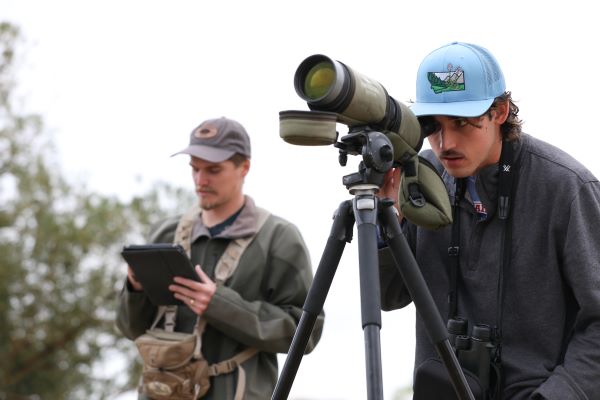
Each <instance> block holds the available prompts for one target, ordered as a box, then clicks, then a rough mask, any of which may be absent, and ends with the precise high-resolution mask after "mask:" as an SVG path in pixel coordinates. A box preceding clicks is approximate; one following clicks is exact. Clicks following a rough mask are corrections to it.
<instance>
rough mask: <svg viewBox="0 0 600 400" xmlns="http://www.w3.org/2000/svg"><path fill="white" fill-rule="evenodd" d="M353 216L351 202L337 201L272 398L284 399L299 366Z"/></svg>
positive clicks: (345, 241)
mask: <svg viewBox="0 0 600 400" xmlns="http://www.w3.org/2000/svg"><path fill="white" fill-rule="evenodd" d="M353 226H354V216H353V214H352V202H351V201H350V200H346V201H344V202H342V203H341V204H340V206H339V207H338V209H337V212H336V214H335V217H334V221H333V225H332V228H331V232H330V234H329V238H328V239H327V244H326V245H325V250H324V251H323V255H322V256H321V261H320V262H319V266H318V267H317V270H316V272H315V277H314V279H313V283H312V285H311V287H310V289H309V291H308V294H307V296H306V300H305V301H304V306H303V308H302V310H303V311H302V315H301V317H300V321H299V322H298V327H297V328H296V332H295V333H294V338H293V339H292V344H291V345H290V350H289V351H288V355H287V357H286V359H285V363H284V365H283V368H282V370H281V374H280V375H279V379H278V380H277V384H276V385H275V390H274V391H273V395H272V397H271V399H272V400H283V399H287V398H288V395H289V393H290V389H291V388H292V383H293V381H294V378H295V376H296V372H297V371H298V367H299V366H300V361H301V360H302V356H303V355H304V351H305V350H306V345H307V343H308V340H309V339H310V334H311V333H312V330H313V328H314V326H315V321H316V319H317V317H318V316H319V314H320V313H321V311H322V310H323V304H325V299H326V297H327V293H328V292H329V288H330V287H331V282H332V281H333V277H334V275H335V272H336V270H337V267H338V264H339V262H340V259H341V257H342V253H343V252H344V248H345V247H346V243H347V242H350V241H351V240H352V229H353Z"/></svg>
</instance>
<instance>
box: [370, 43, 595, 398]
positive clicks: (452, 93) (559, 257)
mask: <svg viewBox="0 0 600 400" xmlns="http://www.w3.org/2000/svg"><path fill="white" fill-rule="evenodd" d="M416 94H417V96H416V102H414V103H413V104H412V106H411V110H412V111H413V112H414V113H415V114H416V115H417V117H418V118H419V121H420V123H421V127H422V133H423V135H424V136H427V138H428V140H429V144H430V146H431V151H429V154H430V157H429V158H430V159H431V161H433V162H434V163H436V165H437V166H438V167H439V171H440V173H441V175H442V178H443V180H444V182H445V184H446V187H447V190H448V193H449V197H450V201H451V204H452V205H453V223H452V225H451V226H447V227H445V228H442V229H439V230H435V231H434V230H429V229H425V228H423V227H419V226H416V225H414V224H412V223H410V222H409V221H407V220H404V221H403V229H404V232H405V235H406V237H407V240H408V242H409V244H410V246H411V248H412V250H413V252H414V255H415V258H416V260H417V263H418V264H419V266H420V268H421V271H422V273H423V276H424V278H425V280H426V282H427V284H428V287H429V289H430V291H431V293H432V295H433V298H434V300H435V302H436V304H437V306H438V308H439V310H440V313H441V315H442V317H443V318H444V319H445V320H447V321H448V326H449V330H451V333H452V335H450V337H451V338H454V337H457V336H458V338H456V339H451V342H452V344H453V345H454V346H455V349H456V352H457V357H458V359H459V361H460V363H461V366H462V367H463V369H464V370H465V374H466V375H468V376H471V375H473V377H474V380H473V382H475V383H477V382H478V384H480V385H481V388H477V387H474V390H473V392H474V393H481V394H480V396H481V397H479V398H485V399H511V400H514V399H550V400H559V399H560V400H563V399H582V400H583V399H600V384H599V382H600V235H599V234H598V231H597V230H596V229H597V228H596V226H597V224H598V221H600V184H599V183H598V179H596V177H594V176H593V175H592V173H591V172H590V171H588V170H587V169H586V168H585V167H584V166H583V165H581V164H580V163H579V162H578V161H577V160H575V159H574V158H573V157H571V156H569V155H568V154H566V153H565V152H563V151H561V150H559V149H557V148H556V147H554V146H552V145H550V144H547V143H545V142H543V141H541V140H539V139H536V138H534V137H532V136H530V135H528V134H525V133H523V132H521V125H522V124H521V121H520V119H519V118H518V116H517V114H518V112H519V109H518V107H517V106H516V105H515V104H514V102H513V100H512V98H511V93H510V92H509V91H507V90H506V87H505V82H504V77H503V74H502V71H501V69H500V67H499V65H498V62H497V60H496V59H495V58H494V56H493V55H492V54H491V53H490V52H489V51H488V50H486V49H485V48H483V47H480V46H477V45H473V44H469V43H458V42H454V43H450V44H448V45H445V46H443V47H441V48H439V49H436V50H434V51H433V52H431V53H430V54H429V55H427V56H426V57H425V59H424V60H423V61H422V63H421V65H420V67H419V69H418V75H417V93H416ZM431 153H433V155H435V157H433V155H431ZM386 178H387V179H386V183H385V184H384V186H383V187H382V194H381V195H382V196H385V197H390V198H394V199H397V198H398V188H399V184H400V172H399V171H398V170H397V169H395V170H392V171H390V172H389V173H388V175H387V177H386ZM381 252H382V253H381V254H380V260H382V261H381V266H380V274H381V287H382V308H383V309H384V310H391V309H397V308H400V307H404V306H405V305H407V304H409V303H410V302H411V298H410V294H409V293H408V291H407V290H406V288H405V286H404V283H403V281H402V277H401V276H400V274H399V273H398V270H397V268H396V266H395V265H392V264H391V263H389V262H386V261H385V260H389V259H391V258H390V257H389V254H387V253H389V249H387V248H383V249H382V250H381ZM416 339H417V340H416V354H415V383H414V391H415V399H438V400H439V399H451V398H456V397H455V394H454V392H453V389H452V386H451V385H449V384H448V382H449V381H448V379H449V378H448V375H447V374H445V373H439V370H440V369H443V368H442V367H441V364H440V363H439V360H436V359H437V354H436V352H435V350H434V347H433V346H432V344H431V342H430V340H429V337H428V335H427V332H426V330H425V326H424V325H423V321H422V320H421V318H420V317H419V316H417V324H416ZM481 343H484V345H481ZM477 349H479V350H477ZM470 379H471V378H470V377H469V380H470ZM444 380H445V381H444ZM474 385H475V386H477V384H474Z"/></svg>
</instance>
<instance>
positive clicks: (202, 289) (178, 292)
mask: <svg viewBox="0 0 600 400" xmlns="http://www.w3.org/2000/svg"><path fill="white" fill-rule="evenodd" d="M196 273H198V276H199V277H200V280H201V282H198V281H194V280H191V279H187V278H182V277H180V276H176V277H175V278H174V281H175V284H173V285H169V290H170V291H172V292H173V293H174V296H175V298H176V299H179V300H181V301H183V302H184V303H185V304H186V305H187V306H188V307H189V308H190V309H191V310H192V311H193V312H194V313H196V314H198V315H202V314H203V313H204V311H206V308H207V307H208V303H210V301H211V300H212V298H213V296H214V294H215V292H216V291H217V284H216V283H215V282H213V281H212V280H211V279H210V278H209V277H208V275H206V274H205V273H204V271H202V268H200V265H196Z"/></svg>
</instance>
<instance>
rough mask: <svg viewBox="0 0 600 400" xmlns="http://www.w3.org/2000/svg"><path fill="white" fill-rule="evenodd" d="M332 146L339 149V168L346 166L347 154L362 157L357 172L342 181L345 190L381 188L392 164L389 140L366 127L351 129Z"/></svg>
mask: <svg viewBox="0 0 600 400" xmlns="http://www.w3.org/2000/svg"><path fill="white" fill-rule="evenodd" d="M334 146H335V147H337V148H338V149H339V152H340V154H339V156H338V160H339V163H340V165H341V166H345V165H346V163H347V161H348V154H350V155H359V154H360V155H361V156H362V161H361V162H360V163H359V166H358V172H355V173H353V174H349V175H345V176H344V177H343V179H342V182H343V183H344V185H345V186H346V188H347V189H350V188H351V187H354V186H356V185H374V186H376V187H378V188H379V187H381V185H382V184H383V178H384V175H385V173H386V172H387V171H389V170H390V169H391V168H392V166H393V164H394V149H393V147H392V142H391V141H390V139H389V138H388V137H387V136H386V135H385V134H383V133H381V132H378V131H375V130H372V129H370V128H369V127H368V126H358V127H352V128H351V129H350V131H349V133H348V134H347V135H345V136H343V137H342V138H341V139H340V141H339V142H336V143H334Z"/></svg>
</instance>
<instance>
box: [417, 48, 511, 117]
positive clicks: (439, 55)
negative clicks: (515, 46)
mask: <svg viewBox="0 0 600 400" xmlns="http://www.w3.org/2000/svg"><path fill="white" fill-rule="evenodd" d="M505 91H506V85H505V83H504V75H503V74H502V70H501V69H500V66H499V65H498V61H496V58H494V56H493V55H492V54H491V53H490V52H489V51H488V50H487V49H485V48H483V47H481V46H477V45H474V44H470V43H461V42H452V43H449V44H447V45H445V46H442V47H440V48H439V49H436V50H434V51H432V52H431V53H429V54H428V55H427V57H425V59H424V60H423V61H422V62H421V65H420V66H419V71H418V72H417V101H416V102H414V103H412V104H411V105H410V109H411V110H412V112H414V113H415V115H416V116H418V117H419V116H423V115H450V116H457V117H477V116H479V115H482V114H483V113H485V112H486V111H487V109H488V108H489V107H490V106H491V105H492V103H493V102H494V99H495V98H496V97H498V96H500V95H502V94H503V93H504V92H505Z"/></svg>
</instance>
